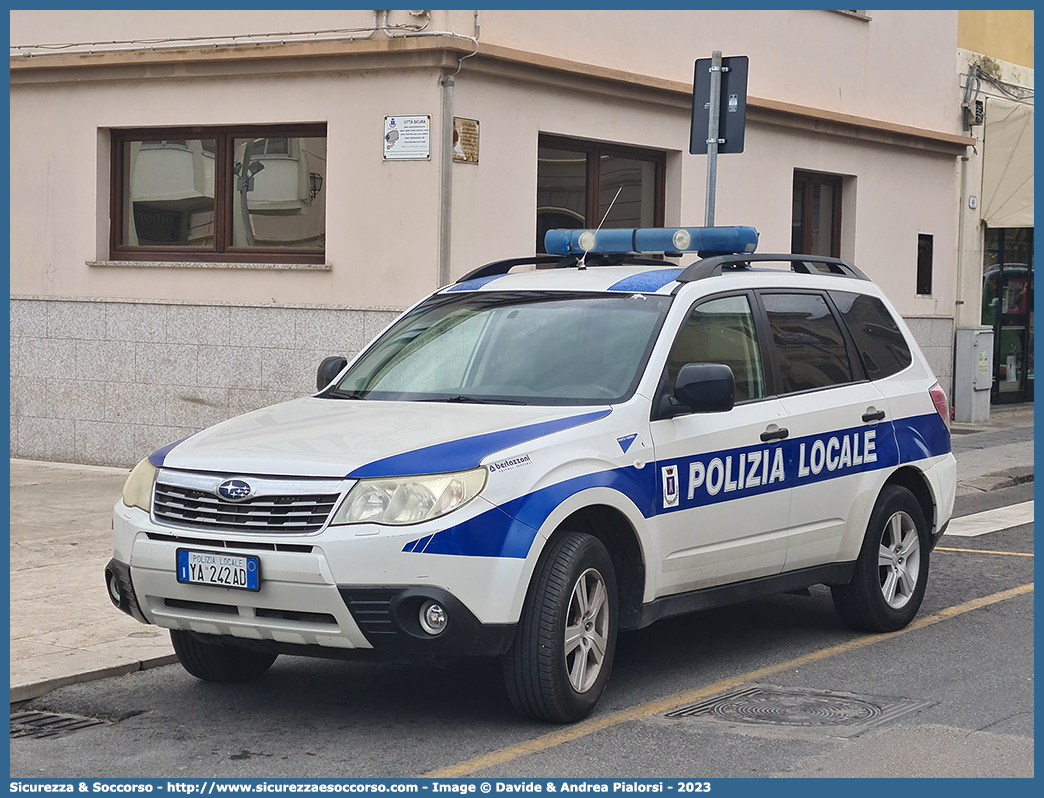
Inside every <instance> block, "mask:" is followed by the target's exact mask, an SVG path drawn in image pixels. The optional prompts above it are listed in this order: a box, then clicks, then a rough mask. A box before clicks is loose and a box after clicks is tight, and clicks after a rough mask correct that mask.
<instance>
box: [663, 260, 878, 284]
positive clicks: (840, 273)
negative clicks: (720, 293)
mask: <svg viewBox="0 0 1044 798" xmlns="http://www.w3.org/2000/svg"><path fill="white" fill-rule="evenodd" d="M766 261H768V262H772V261H776V262H782V263H789V264H790V269H791V271H793V272H797V273H798V274H831V275H835V276H837V277H851V278H853V279H855V280H866V281H869V280H870V278H869V277H867V276H866V275H865V274H863V273H862V272H861V271H860V270H859V269H857V268H856V267H855V266H853V265H852V264H851V263H849V262H848V261H845V260H841V259H840V258H827V257H824V256H821V255H788V254H773V253H768V252H765V253H758V254H756V255H753V254H751V255H715V256H714V257H711V258H704V259H703V260H698V261H696V262H695V263H693V264H691V265H689V267H688V268H686V269H685V271H683V272H682V273H681V274H680V275H679V276H678V282H679V283H691V282H693V281H695V280H703V279H705V278H707V277H717V276H718V275H720V274H721V273H722V271H724V270H726V269H727V270H729V271H736V272H742V271H749V270H750V264H751V263H761V262H766Z"/></svg>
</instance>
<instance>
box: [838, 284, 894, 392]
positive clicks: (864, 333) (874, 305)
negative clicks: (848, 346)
mask: <svg viewBox="0 0 1044 798" xmlns="http://www.w3.org/2000/svg"><path fill="white" fill-rule="evenodd" d="M830 298H831V299H833V300H834V306H835V307H836V308H837V310H838V312H839V313H840V314H841V318H842V319H843V320H844V322H845V325H846V326H847V327H848V331H849V332H850V333H851V334H852V340H853V341H854V342H855V345H856V349H857V350H858V351H859V357H860V358H861V359H862V361H863V368H864V369H865V370H866V376H867V377H869V378H870V379H872V380H879V379H882V378H884V377H891V376H892V375H893V374H898V373H899V372H900V371H902V370H903V369H905V368H906V367H907V366H909V365H910V364H911V363H912V362H913V356H912V355H911V354H910V346H909V344H907V342H906V338H904V337H903V333H902V331H901V330H900V329H899V325H898V324H896V323H895V319H894V318H892V314H891V313H889V312H888V308H886V307H885V304H884V302H882V301H881V300H880V299H878V298H877V297H875V296H866V295H865V294H850V293H848V292H847V291H831V292H830Z"/></svg>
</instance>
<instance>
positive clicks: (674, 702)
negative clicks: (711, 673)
mask: <svg viewBox="0 0 1044 798" xmlns="http://www.w3.org/2000/svg"><path fill="white" fill-rule="evenodd" d="M1032 592H1033V583H1032V582H1030V583H1028V584H1025V585H1020V586H1019V587H1013V588H1011V589H1010V590H1002V591H1001V592H999V593H994V594H993V595H991V596H983V597H982V598H977V599H972V600H971V601H966V602H964V603H963V604H958V605H956V606H954V607H947V608H946V609H944V610H941V611H940V612H937V613H935V614H934V615H929V616H927V617H925V618H919V619H916V620H914V621H913V622H912V623H910V625H909V626H907V627H906V628H905V629H900V630H899V631H897V632H887V633H885V634H877V635H865V636H863V637H858V638H856V639H854V640H849V641H848V642H846V643H841V644H839V645H836V646H831V647H830V648H824V649H820V650H819V651H813V652H811V653H809V654H804V655H802V656H800V657H795V658H793V659H789V660H787V661H786V662H779V663H777V664H775V665H767V666H766V667H764V668H758V669H757V670H753V671H748V672H747V673H744V674H740V675H739V676H733V677H730V678H728V679H721V680H720V681H717V682H714V684H709V685H707V686H706V687H697V688H694V689H692V690H683V691H682V692H680V693H674V694H673V695H668V696H664V697H663V698H658V699H656V700H654V701H649V702H648V703H645V704H641V705H639V706H636V707H631V708H630V709H622V710H619V711H617V712H610V713H609V714H607V715H602V716H601V717H594V718H591V719H589V720H585V721H582V722H580V723H576V724H573V725H572V726H568V727H565V728H562V729H559V730H557V731H553V732H550V733H548V734H542V735H540V736H539V737H534V738H533V739H531V740H526V741H525V742H522V743H518V744H517V745H512V746H508V747H507V748H501V749H500V750H499V751H492V752H490V753H488V754H485V755H484V756H480V757H476V758H475V759H469V760H467V761H465V762H459V763H457V764H456V765H450V766H449V767H445V768H440V769H439V770H433V771H431V772H430V773H426V774H424V776H422V777H421V778H440V779H453V778H461V777H464V776H469V775H471V774H473V773H477V772H478V771H480V770H486V769H487V768H491V767H493V766H495V765H501V764H504V763H505V762H510V761H512V760H514V759H519V758H521V757H524V756H528V755H529V754H535V753H538V752H540V751H546V750H547V749H549V748H554V747H555V746H559V745H562V744H563V743H568V742H571V741H573V740H577V739H579V738H581V737H586V736H588V735H589V734H594V733H595V732H599V731H602V730H603V729H608V728H611V727H612V726H618V725H620V724H621V723H627V722H629V721H632V720H640V719H641V718H645V717H648V716H649V715H659V714H662V713H664V712H669V711H670V710H672V709H677V708H678V707H683V706H685V705H686V704H692V703H695V702H696V701H700V700H702V699H704V698H709V697H710V696H713V695H717V694H718V693H722V692H724V691H726V690H731V689H732V688H733V687H739V686H740V685H743V684H746V683H747V682H754V681H757V680H759V679H764V678H766V677H768V676H774V675H776V674H777V673H781V672H783V671H787V670H791V669H793V668H799V667H801V666H802V665H810V664H812V663H813V662H819V661H820V660H824V659H829V658H830V657H836V656H838V655H839V654H847V653H848V652H850V651H856V650H858V649H860V648H865V647H866V646H872V645H874V644H875V643H881V642H884V641H886V640H891V639H892V638H894V637H898V636H899V635H904V634H906V633H907V632H913V631H915V630H917V629H924V628H925V627H928V626H933V625H934V624H937V623H939V622H941V621H947V620H949V619H951V618H956V617H957V616H958V615H963V614H964V613H966V612H971V611H973V610H977V609H981V608H982V607H988V606H990V605H991V604H997V603H998V602H1001V601H1006V600H1008V599H1010V598H1015V597H1016V596H1021V595H1024V594H1026V593H1032Z"/></svg>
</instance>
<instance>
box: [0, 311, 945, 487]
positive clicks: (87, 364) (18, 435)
mask: <svg viewBox="0 0 1044 798" xmlns="http://www.w3.org/2000/svg"><path fill="white" fill-rule="evenodd" d="M399 312H400V311H399V310H397V309H394V308H379V309H363V308H351V307H336V306H335V307H330V306H289V305H235V304H227V303H199V302H166V301H155V302H146V301H129V300H104V299H55V298H43V297H13V298H12V299H11V456H12V457H20V458H27V459H32V460H52V461H59V462H69V463H88V464H93V465H107V466H126V467H130V466H133V465H134V463H136V462H137V461H138V460H140V459H141V458H142V457H145V456H146V455H148V454H149V453H150V452H152V451H155V450H156V449H158V448H159V447H161V446H164V445H165V444H167V443H170V442H172V441H175V440H178V439H180V438H184V437H185V436H186V435H191V434H192V433H194V432H198V431H199V430H201V429H205V428H206V427H209V426H211V425H213V424H216V423H218V422H219V421H224V420H225V419H227V418H231V417H232V416H237V415H239V414H241V413H246V412H248V411H250V410H256V409H257V408H260V407H265V406H267V405H272V404H276V403H277V402H283V401H287V400H289V399H294V398H296V397H299V396H306V395H308V394H311V393H314V392H315V372H316V368H317V367H318V366H319V362H320V361H321V360H322V359H323V358H324V357H327V356H329V355H343V356H345V357H351V356H352V355H354V354H355V353H356V352H358V351H359V350H360V349H362V347H363V346H364V345H365V344H366V343H367V342H369V341H370V340H371V339H372V338H373V337H374V336H376V335H377V333H379V332H380V331H381V330H382V329H383V328H384V327H385V326H387V325H388V324H389V323H390V322H391V321H392V320H393V319H394V318H395V317H396V316H397V315H398V314H399ZM906 323H907V325H908V326H909V327H910V330H911V331H912V332H913V334H914V337H915V338H916V339H917V342H918V344H919V345H920V347H921V349H922V350H923V351H924V354H925V356H926V357H927V358H928V362H929V363H930V364H931V367H932V369H933V370H934V371H935V374H936V376H937V377H938V378H939V382H940V383H941V384H942V386H943V387H944V388H945V389H946V392H947V396H948V397H950V401H951V402H952V401H953V399H952V397H953V335H954V329H953V320H952V319H946V318H923V317H915V318H907V319H906Z"/></svg>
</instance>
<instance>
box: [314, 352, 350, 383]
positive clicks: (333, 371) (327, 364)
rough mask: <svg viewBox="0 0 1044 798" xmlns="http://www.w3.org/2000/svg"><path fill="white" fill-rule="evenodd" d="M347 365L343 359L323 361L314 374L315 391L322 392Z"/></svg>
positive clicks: (332, 358)
mask: <svg viewBox="0 0 1044 798" xmlns="http://www.w3.org/2000/svg"><path fill="white" fill-rule="evenodd" d="M347 365H348V359H347V358H343V357H327V358H324V359H323V362H322V363H320V364H319V370H318V371H317V372H316V374H315V388H316V390H317V391H321V390H323V388H325V387H326V386H327V385H329V384H330V383H331V382H333V381H334V378H335V377H336V376H337V375H338V374H340V373H341V372H342V371H344V367H345V366H347Z"/></svg>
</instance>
